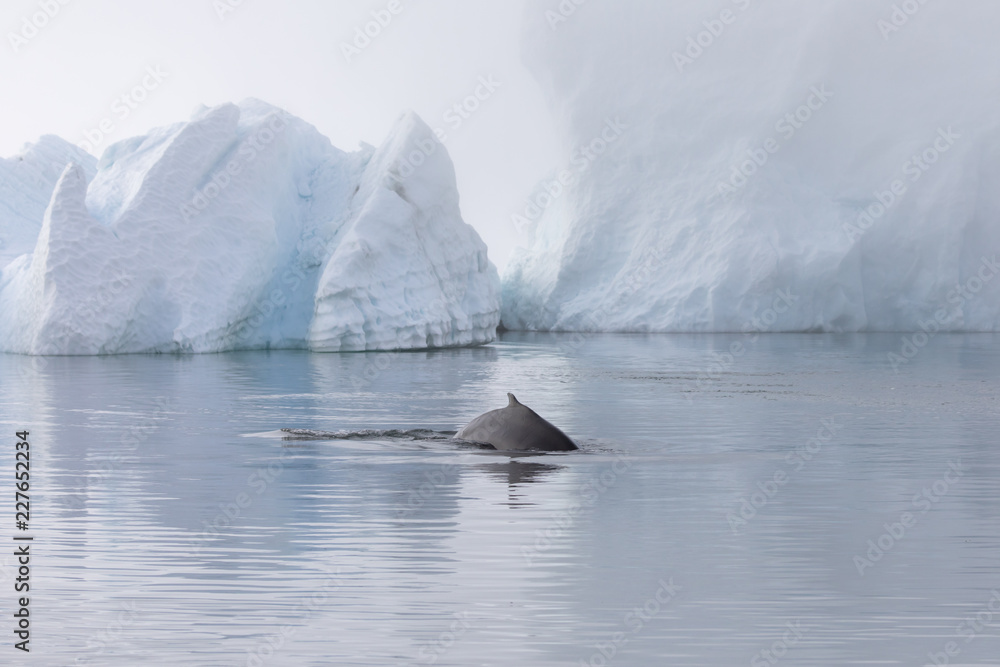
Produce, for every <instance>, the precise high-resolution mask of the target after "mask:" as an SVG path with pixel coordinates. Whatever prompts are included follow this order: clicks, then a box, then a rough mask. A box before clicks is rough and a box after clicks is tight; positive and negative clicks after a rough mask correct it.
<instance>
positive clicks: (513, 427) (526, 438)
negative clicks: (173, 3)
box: [455, 393, 577, 452]
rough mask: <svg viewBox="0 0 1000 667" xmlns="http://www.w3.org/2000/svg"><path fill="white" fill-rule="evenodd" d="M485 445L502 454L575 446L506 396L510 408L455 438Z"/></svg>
mask: <svg viewBox="0 0 1000 667" xmlns="http://www.w3.org/2000/svg"><path fill="white" fill-rule="evenodd" d="M455 437H457V438H461V439H462V440H470V441H473V442H484V443H488V444H490V445H493V447H494V448H496V449H498V450H501V451H545V452H556V451H570V450H573V449H577V446H576V444H575V443H574V442H573V441H572V440H570V438H569V437H568V436H567V435H566V434H565V433H563V432H562V431H560V430H559V429H558V428H556V427H555V426H553V425H552V424H550V423H549V422H547V421H546V420H545V419H543V418H542V417H540V416H539V415H538V413H536V412H535V411H534V410H532V409H531V408H529V407H528V406H526V405H524V404H522V403H521V402H519V401H518V400H517V399H516V398H515V397H514V394H511V393H508V394H507V407H505V408H500V409H499V410H490V411H489V412H486V413H484V414H481V415H479V416H478V417H476V418H475V419H473V420H472V421H471V422H469V423H468V424H467V425H466V426H465V427H464V428H463V429H462V430H460V431H459V432H458V433H457V434H456V436H455Z"/></svg>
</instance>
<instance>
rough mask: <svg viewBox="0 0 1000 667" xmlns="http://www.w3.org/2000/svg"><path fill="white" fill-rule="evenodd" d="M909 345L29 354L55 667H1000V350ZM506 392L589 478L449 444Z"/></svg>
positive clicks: (512, 344)
mask: <svg viewBox="0 0 1000 667" xmlns="http://www.w3.org/2000/svg"><path fill="white" fill-rule="evenodd" d="M734 342H740V343H743V344H744V346H745V350H746V351H745V352H744V353H743V354H741V355H739V356H732V357H730V356H727V353H728V351H729V350H730V349H731V346H732V344H733V343H734ZM900 346H901V340H900V336H899V335H849V336H848V335H844V336H840V335H772V336H764V337H761V338H760V339H759V340H757V341H751V340H749V339H748V337H746V336H740V335H738V334H736V335H728V336H727V335H701V336H627V335H600V336H579V335H531V334H506V335H505V336H504V338H503V339H502V340H501V341H500V342H498V343H496V344H493V345H490V346H486V347H482V348H473V349H461V350H448V351H432V352H410V353H400V354H310V353H306V352H247V353H232V354H219V355H199V356H169V355H163V356H121V357H101V358H66V357H61V358H46V359H32V358H28V357H20V356H12V355H0V381H2V385H0V421H2V422H3V426H4V428H5V429H6V430H7V431H8V432H9V433H8V439H9V440H10V441H11V442H13V432H14V431H15V430H20V429H29V430H30V431H31V443H32V510H33V511H32V522H31V528H32V530H31V531H30V532H31V534H32V535H33V536H34V537H35V541H34V543H33V546H32V550H33V551H32V554H33V560H32V574H31V576H32V583H31V586H32V589H31V593H32V598H31V613H32V638H31V648H32V653H31V656H30V658H31V662H30V664H33V665H68V664H93V665H135V664H142V661H145V662H146V663H147V664H193V665H412V664H417V665H419V664H437V665H510V664H525V665H538V666H547V665H574V666H576V665H579V664H581V661H583V662H584V663H587V664H593V665H602V664H612V665H635V666H640V665H641V666H648V665H699V666H702V665H704V666H712V667H717V666H720V665H741V664H743V665H745V664H777V663H784V664H788V665H862V664H864V665H871V664H883V665H923V664H925V663H927V662H930V661H931V658H930V657H929V655H935V654H941V656H943V652H945V651H946V650H948V648H951V649H953V650H957V651H958V653H955V654H953V655H952V656H948V660H949V662H950V663H951V664H975V665H987V664H1000V661H998V659H997V656H1000V641H998V639H997V633H998V629H997V624H998V623H1000V593H997V601H996V602H993V603H992V608H993V610H997V611H993V610H991V599H992V598H993V596H994V594H995V592H996V591H1000V451H998V450H997V434H998V428H997V427H998V418H997V414H998V410H997V408H998V397H1000V384H998V380H997V378H998V376H1000V337H998V336H993V335H954V336H944V335H939V336H937V337H935V338H934V339H932V340H931V341H930V342H929V343H928V344H927V345H926V346H925V347H923V348H920V349H919V350H918V352H917V354H916V355H915V356H912V358H908V359H907V362H906V363H905V364H899V365H898V368H896V369H894V368H893V367H892V366H891V364H890V363H889V361H888V356H887V355H888V353H889V352H897V353H898V352H899V349H900ZM507 391H512V392H513V393H515V394H516V395H517V397H518V398H519V399H520V400H521V401H522V402H523V403H525V404H527V405H529V406H531V407H532V408H534V409H535V410H536V411H538V412H539V413H541V414H542V415H543V416H545V417H546V418H548V419H549V420H550V421H552V422H554V423H556V424H557V425H559V426H560V427H562V428H563V430H565V431H566V432H567V433H568V434H569V435H570V436H571V437H573V438H574V439H576V440H577V442H578V443H579V444H580V445H581V447H582V449H581V451H579V452H572V453H566V454H563V453H560V454H548V455H542V456H527V457H511V456H508V455H504V454H501V453H498V452H490V451H485V450H481V449H476V448H471V447H460V446H457V445H456V444H455V443H452V442H449V440H448V438H447V436H448V434H449V433H451V432H454V431H455V430H456V429H457V428H458V427H459V426H461V425H462V424H464V423H465V422H466V421H468V420H469V419H471V418H472V417H474V416H475V415H477V414H479V413H481V412H484V411H486V410H489V409H494V408H498V407H502V406H503V405H505V404H506V396H505V394H506V392H507ZM282 428H299V429H313V430H317V431H330V432H340V434H341V435H344V434H351V433H354V434H355V435H353V436H352V437H348V438H338V439H318V438H317V439H311V438H289V437H287V434H283V433H282V432H281V431H280V429H282ZM366 429H373V430H395V431H396V432H394V433H377V432H367V433H358V432H361V431H364V430H366ZM414 429H419V431H417V432H412V431H413V430H414ZM6 451H8V454H10V452H11V451H12V448H11V447H9V448H7V450H6ZM6 465H7V466H8V468H9V469H13V463H12V462H8V463H7V464H6ZM11 477H12V475H7V474H5V475H4V479H5V480H6V481H4V483H3V485H4V487H5V488H8V489H9V491H8V496H12V495H13V494H12V487H10V484H11V482H10V479H11ZM925 490H926V493H925ZM9 514H10V517H9V522H10V523H11V524H12V522H13V508H12V507H11V508H10V510H9ZM904 524H905V525H904ZM14 532H15V531H14V530H13V526H12V525H11V526H9V528H8V530H7V531H6V533H5V534H7V535H8V537H7V538H4V539H7V540H8V543H10V542H9V540H10V537H11V536H12V535H13V534H14ZM869 541H871V543H869ZM879 544H881V546H879ZM873 547H874V549H873ZM10 551H11V550H8V549H4V552H10ZM12 565H13V557H12V556H10V555H8V556H5V557H0V566H2V567H0V590H3V591H4V593H3V599H4V608H7V609H10V608H11V606H12V603H13V598H14V593H13V591H12V579H13V577H15V576H16V573H15V570H14V568H13V567H12ZM6 618H7V620H6V621H4V624H3V627H4V628H6V629H5V631H4V642H5V644H4V645H3V646H0V651H2V652H3V656H4V657H3V658H2V660H3V661H4V662H8V661H10V662H16V661H18V660H21V656H20V655H19V652H16V651H14V649H13V647H12V646H11V645H10V644H11V642H10V638H11V637H12V634H11V629H12V626H13V623H12V620H11V617H10V615H9V614H7V615H6ZM977 619H978V620H977ZM994 621H996V622H994ZM949 642H954V645H952V646H949ZM762 651H769V652H770V653H767V654H764V653H762ZM941 656H939V658H940V657H941ZM755 661H756V662H755ZM991 661H992V662H991ZM25 664H27V663H26V661H25Z"/></svg>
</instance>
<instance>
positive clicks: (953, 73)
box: [502, 0, 1000, 331]
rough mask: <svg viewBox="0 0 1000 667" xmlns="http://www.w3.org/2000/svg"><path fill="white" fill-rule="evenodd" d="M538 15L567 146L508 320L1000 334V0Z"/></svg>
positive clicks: (508, 300)
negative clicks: (998, 262) (999, 66)
mask: <svg viewBox="0 0 1000 667" xmlns="http://www.w3.org/2000/svg"><path fill="white" fill-rule="evenodd" d="M525 24H526V25H525V35H524V43H523V55H524V59H525V62H526V63H527V64H528V66H529V67H530V68H531V69H532V71H533V73H534V74H535V76H536V77H537V79H538V80H539V83H540V85H541V88H542V89H543V90H544V91H546V93H547V94H548V97H549V103H550V106H551V108H552V110H553V113H554V115H555V119H556V122H557V125H558V126H559V127H560V128H562V129H563V131H564V137H563V141H564V146H565V154H566V156H567V157H566V162H565V164H564V165H563V166H562V167H560V168H558V169H556V170H554V171H553V173H552V177H551V178H550V179H549V180H547V181H546V182H545V183H543V184H540V187H539V189H538V192H537V193H536V196H534V197H533V198H532V200H531V202H530V205H529V206H528V207H526V209H525V211H527V213H520V217H519V218H517V219H515V223H516V224H518V225H519V226H521V227H523V228H524V229H530V228H531V227H532V226H533V225H536V224H537V227H536V228H535V229H534V232H533V236H532V237H531V238H530V239H529V242H528V243H526V247H525V248H524V249H522V250H520V251H519V252H517V253H516V254H515V255H514V256H513V257H512V259H511V261H510V264H509V265H508V268H507V269H506V270H505V272H504V277H503V313H502V320H503V324H504V326H506V327H508V328H514V329H539V330H584V331H600V330H604V331H748V330H758V331H865V330H883V331H891V330H917V329H918V328H926V329H934V328H940V329H950V330H966V331H969V330H989V331H995V330H997V329H998V328H1000V279H996V273H997V271H998V268H997V266H996V256H997V255H998V254H1000V188H998V187H997V186H998V185H1000V142H998V139H1000V134H998V124H1000V104H998V101H1000V70H998V69H997V63H998V62H1000V40H998V39H996V34H997V31H998V30H1000V5H997V4H995V3H985V2H977V1H974V0H957V1H955V2H933V1H928V0H897V1H895V2H889V1H884V2H871V1H870V0H841V1H838V2H830V3H803V2H797V1H794V0H772V1H771V2H766V3H765V2H761V1H760V0H723V1H722V2H719V3H714V4H706V3H704V2H699V1H698V0H675V1H672V2H669V3H657V2H652V1H648V0H625V1H624V2H616V3H597V2H591V3H576V2H569V1H567V2H563V3H555V2H549V1H546V0H529V2H528V4H527V8H526V14H525ZM532 210H533V211H534V216H537V217H533V216H532V213H531V211H532ZM539 211H543V212H542V213H541V214H540V215H539V214H538V212H539ZM529 223H530V224H529Z"/></svg>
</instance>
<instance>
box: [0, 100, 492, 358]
mask: <svg viewBox="0 0 1000 667" xmlns="http://www.w3.org/2000/svg"><path fill="white" fill-rule="evenodd" d="M15 161H16V162H17V164H14V163H15ZM22 162H23V163H31V164H35V163H39V164H41V165H42V166H40V167H39V166H35V167H32V168H31V169H28V168H21V170H20V176H21V177H20V180H18V181H14V180H13V179H11V178H9V175H10V174H13V173H15V170H16V168H17V167H18V165H19V164H21V163H22ZM56 164H58V165H60V166H59V168H58V171H53V170H52V165H56ZM0 178H3V183H4V188H5V190H4V193H3V197H2V200H3V201H2V203H3V205H4V206H5V207H6V208H4V209H0V216H3V217H0V222H2V224H3V225H4V227H3V230H4V235H5V237H6V236H7V235H8V233H9V234H10V236H11V238H14V239H15V240H16V243H13V244H11V248H12V250H11V252H10V253H9V254H10V255H12V257H10V258H8V261H7V262H6V263H5V266H4V268H3V274H2V278H0V313H2V315H3V316H2V318H0V349H2V350H4V351H7V352H16V353H26V354H76V355H80V354H83V355H89V354H116V353H133V352H219V351H227V350H242V349H276V348H302V349H310V350H319V351H354V350H390V349H417V348H431V347H447V346H464V345H475V344H482V343H487V342H489V341H491V340H493V339H494V337H495V332H496V326H497V323H498V321H499V312H500V303H499V290H500V280H499V276H498V274H497V271H496V268H495V267H494V266H493V264H492V263H491V262H490V261H489V259H488V257H487V251H486V246H485V244H484V243H483V242H482V240H481V239H480V238H479V236H478V234H477V233H476V232H475V230H474V229H473V228H472V227H471V226H469V225H468V224H466V223H465V222H464V221H463V220H462V217H461V213H460V210H459V199H458V193H457V189H456V185H455V173H454V167H453V166H452V163H451V160H450V158H449V157H448V154H447V152H446V150H445V148H444V146H442V145H441V144H440V142H438V140H437V139H436V138H435V136H434V133H433V131H432V130H431V129H430V128H429V127H427V125H425V124H424V123H423V121H421V120H420V118H418V117H417V116H416V115H415V114H413V113H406V114H404V115H403V116H402V117H401V118H400V119H399V120H398V121H397V122H396V124H395V126H394V127H393V129H392V131H391V133H390V135H389V137H388V138H387V139H386V141H385V142H384V143H383V145H382V146H381V147H379V148H378V149H375V148H373V147H371V146H368V145H362V147H361V149H360V150H358V151H356V152H350V153H348V152H344V151H341V150H338V149H337V148H335V147H334V146H333V145H332V144H331V143H330V141H329V140H328V139H327V138H326V137H324V136H323V135H321V134H320V133H319V132H318V131H317V130H316V129H315V128H314V127H313V126H312V125H309V124H308V123H306V122H305V121H303V120H301V119H298V118H295V117H294V116H291V115H290V114H288V113H286V112H284V111H282V110H281V109H278V108H276V107H273V106H270V105H268V104H265V103H263V102H260V101H257V100H248V101H245V102H243V103H241V104H239V105H235V104H224V105H221V106H217V107H214V108H204V109H201V110H199V111H198V112H196V113H195V115H194V116H193V117H192V119H191V120H190V121H189V122H186V123H179V124H176V125H172V126H169V127H164V128H160V129H157V130H154V131H152V132H150V133H149V134H147V135H145V136H139V137H134V138H131V139H126V140H123V141H120V142H118V143H116V144H114V145H112V146H109V147H108V149H107V150H106V151H105V152H104V154H103V156H102V157H101V158H100V161H99V162H97V164H96V165H95V164H93V158H90V157H89V156H88V155H86V154H81V153H80V152H79V150H78V149H74V148H73V147H70V146H69V145H68V144H66V143H65V142H62V141H61V140H58V139H56V138H43V140H42V141H40V142H39V144H37V145H35V146H34V147H31V148H29V149H28V151H27V152H26V153H25V154H24V156H23V160H21V158H20V157H19V158H15V159H13V160H8V161H4V162H2V163H0ZM12 189H13V190H21V192H22V193H23V194H20V195H16V196H15V195H14V194H13V193H12V192H11V190H12ZM29 238H30V239H31V241H30V245H27V246H26V243H28V241H27V239H29ZM18 251H20V252H18ZM15 254H16V255H17V256H16V257H13V255H15Z"/></svg>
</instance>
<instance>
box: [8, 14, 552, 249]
mask: <svg viewBox="0 0 1000 667" xmlns="http://www.w3.org/2000/svg"><path fill="white" fill-rule="evenodd" d="M62 2H65V3H66V4H62ZM62 2H60V1H59V0H8V2H5V3H3V7H2V9H0V27H2V28H3V36H4V40H3V45H2V46H0V72H2V80H3V84H4V85H3V95H2V98H0V99H2V104H0V121H2V127H3V132H0V155H2V156H4V157H10V156H13V155H15V154H16V153H18V152H19V150H20V149H21V147H22V146H23V145H24V144H25V143H26V142H33V141H35V140H37V139H38V137H39V136H41V135H43V134H57V135H60V136H61V137H63V138H64V139H67V140H68V141H71V142H73V143H76V144H81V145H82V144H84V142H85V141H86V139H87V133H88V132H89V133H90V137H91V138H95V137H96V136H97V135H96V134H94V131H95V130H97V129H98V128H99V125H100V123H101V121H102V120H104V119H110V121H111V123H112V124H113V126H114V129H113V130H112V131H111V132H110V133H108V134H107V136H105V137H104V138H103V139H102V140H101V141H100V142H99V143H98V144H97V146H96V148H94V150H93V151H92V152H94V153H95V154H97V155H98V156H99V155H100V153H101V151H103V149H105V148H106V147H107V146H108V145H110V144H111V143H114V142H115V141H119V140H121V139H125V138H127V137H130V136H134V135H137V134H144V133H145V132H147V131H148V130H149V129H150V128H153V127H157V126H161V125H166V124H171V123H176V122H180V121H185V120H187V119H188V118H189V117H190V115H191V113H192V112H193V111H194V110H195V109H196V108H198V107H199V105H202V104H204V105H208V106H213V105H216V104H221V103H223V102H238V101H240V100H242V99H244V98H246V97H257V98H260V99H263V100H265V101H267V102H270V103H271V104H275V105H277V106H280V107H282V108H284V109H287V110H288V111H290V112H291V113H293V114H295V115H297V116H299V117H301V118H303V119H304V120H306V121H307V122H309V123H312V124H313V125H315V126H316V127H317V128H319V130H320V131H321V132H322V133H323V134H325V135H327V136H328V137H329V138H330V139H331V141H332V142H333V144H334V145H335V146H337V147H338V148H341V149H343V150H354V149H356V148H357V145H358V142H359V141H366V142H368V143H371V144H375V145H378V144H380V143H381V142H382V140H383V139H384V138H385V135H386V134H387V133H388V131H389V128H390V127H391V125H392V122H393V121H394V120H395V119H396V118H397V117H398V116H399V114H400V113H402V112H403V111H404V110H406V109H413V110H414V111H416V112H417V113H418V114H419V115H420V116H421V117H422V118H423V119H424V120H425V121H426V122H427V123H428V124H429V125H430V126H431V127H440V128H442V129H443V130H444V131H445V132H446V134H447V140H446V142H445V144H446V146H447V148H448V151H449V153H450V154H451V156H452V159H453V161H454V162H455V167H456V172H457V177H458V186H459V192H460V194H461V198H462V199H461V206H462V213H463V217H464V218H465V220H466V222H468V223H470V224H471V225H473V226H474V227H475V228H476V230H477V231H478V232H479V233H480V235H481V236H482V237H483V239H484V240H485V241H486V243H487V245H488V246H489V250H490V257H491V259H492V260H493V261H494V262H495V263H496V264H497V265H498V266H501V267H502V266H503V264H504V263H505V261H506V259H507V256H508V254H509V252H510V250H511V248H512V247H513V246H514V244H515V243H516V242H517V241H518V239H519V237H518V235H517V232H516V230H515V228H514V225H513V224H512V223H511V215H512V214H513V213H515V212H517V211H519V210H521V209H523V207H524V206H525V203H526V201H527V198H528V195H529V194H530V193H531V191H532V189H533V188H534V187H535V185H536V184H537V183H538V182H539V180H540V179H542V178H543V177H544V176H545V175H546V174H547V173H548V172H550V171H551V170H552V169H553V168H555V167H557V166H558V164H559V162H560V155H561V154H560V152H559V150H558V149H557V143H556V139H555V137H554V135H555V134H556V131H555V130H554V128H553V124H552V120H551V116H550V114H549V111H548V109H547V107H546V105H545V102H544V98H543V92H542V91H541V90H540V88H539V86H538V84H537V83H536V82H535V81H534V79H533V78H532V77H531V75H530V74H529V72H528V71H527V70H526V69H525V67H524V66H523V65H522V64H521V60H520V33H521V24H522V13H523V11H524V2H523V0H515V1H506V2H487V1H486V0H419V1H418V0H398V2H399V5H398V6H397V9H398V11H397V13H396V14H391V13H390V12H388V9H389V4H390V0H356V1H350V2H346V1H338V2H336V3H331V2H323V1H322V0H295V1H293V2H277V1H276V0H218V2H215V1H213V0H171V1H170V2H166V1H164V0H159V1H151V2H149V1H148V2H142V3H137V2H126V1H125V0H62ZM45 5H47V6H48V10H49V13H50V14H54V16H52V17H51V18H48V17H46V16H44V15H43V14H42V12H43V6H45ZM232 5H235V6H232ZM56 8H58V9H57V10H56ZM373 12H375V13H376V14H377V16H373V14H372V13H373ZM387 14H388V15H390V16H391V21H389V22H388V23H387V25H385V27H380V29H379V34H377V35H376V36H375V37H374V38H371V40H370V43H368V44H367V45H366V46H364V47H363V48H359V49H357V50H358V51H359V53H358V52H353V51H352V52H351V53H345V49H344V46H343V45H344V44H349V45H352V46H353V45H354V42H355V39H356V38H357V29H359V28H360V29H362V30H363V29H364V27H365V24H366V23H368V22H370V21H372V20H374V19H375V18H378V17H381V18H382V20H383V22H385V21H386V16H387ZM32 18H34V19H35V20H34V21H33V23H35V24H43V25H42V27H41V28H39V29H37V30H32V28H31V27H27V28H26V25H25V20H28V21H29V22H32ZM373 32H374V30H373ZM12 34H13V35H15V36H16V38H14V39H12V38H11V35H12ZM25 35H27V36H28V37H25ZM22 40H23V41H22ZM359 43H361V44H364V41H363V40H360V41H359ZM354 48H357V47H356V46H354ZM148 68H152V71H154V72H157V71H158V72H160V73H161V74H160V78H161V79H162V81H159V82H158V81H156V80H155V79H153V78H150V77H149V76H148V74H147V72H149V71H150V70H149V69H148ZM480 77H485V78H486V79H487V80H492V81H493V82H496V83H499V86H498V87H496V89H495V91H494V92H492V94H490V95H489V97H488V98H487V99H485V100H482V101H481V102H478V108H477V109H475V110H474V111H473V112H471V113H468V112H466V113H464V114H459V113H458V112H456V111H455V110H454V109H453V107H454V105H456V104H461V103H462V102H463V100H466V98H468V97H469V96H470V95H473V94H474V93H475V91H476V88H477V86H479V80H480ZM144 79H145V81H146V83H147V84H155V87H153V86H149V88H150V89H149V90H148V91H146V92H145V94H143V91H140V93H139V95H138V96H137V97H144V99H142V100H141V101H138V100H136V99H134V98H133V96H132V93H131V91H133V89H134V88H135V87H136V86H141V85H142V84H143V81H144ZM484 90H485V89H483V88H480V92H481V93H482V92H483V91H484ZM123 95H124V96H127V99H124V100H123V99H122V96H123ZM473 106H475V105H473ZM449 110H451V111H452V113H450V114H449V113H448V112H449ZM126 113H127V114H128V115H127V117H126V116H125V114H126ZM446 114H448V115H447V116H446ZM463 116H467V117H463ZM459 121H461V122H460V123H459ZM107 126H108V125H107V124H105V127H107Z"/></svg>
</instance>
